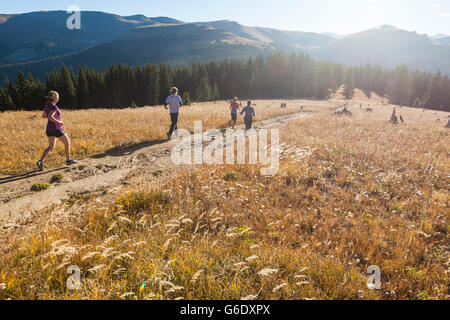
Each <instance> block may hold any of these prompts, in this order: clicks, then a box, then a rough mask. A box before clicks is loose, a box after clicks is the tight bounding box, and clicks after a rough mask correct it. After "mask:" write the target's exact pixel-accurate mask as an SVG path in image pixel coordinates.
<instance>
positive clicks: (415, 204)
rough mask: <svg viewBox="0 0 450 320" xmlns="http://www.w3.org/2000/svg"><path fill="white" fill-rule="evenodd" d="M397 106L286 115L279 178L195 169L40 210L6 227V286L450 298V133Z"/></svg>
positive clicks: (37, 290) (37, 292) (126, 293)
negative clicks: (376, 271)
mask: <svg viewBox="0 0 450 320" xmlns="http://www.w3.org/2000/svg"><path fill="white" fill-rule="evenodd" d="M358 108H359V106H358ZM390 111H391V109H390V108H387V107H386V108H383V107H379V108H378V109H376V110H375V112H374V113H373V114H370V115H367V114H365V113H364V111H358V110H354V113H355V116H354V117H353V118H352V119H349V118H343V119H337V118H333V117H331V116H330V110H329V107H324V108H323V109H322V112H321V113H320V114H317V115H316V116H315V117H314V119H313V121H311V120H302V121H298V122H295V123H291V124H289V125H288V126H287V127H285V128H284V129H283V130H282V132H281V139H282V142H283V143H284V144H285V146H284V151H283V153H282V162H281V168H280V172H279V173H278V174H277V175H276V176H275V177H273V178H267V177H262V176H260V174H259V170H258V168H257V167H250V166H240V167H236V166H210V167H208V166H205V167H196V168H184V170H183V169H180V171H178V172H172V173H165V174H167V175H169V177H168V178H165V179H164V181H160V182H155V181H154V179H153V178H152V179H149V180H148V182H147V183H146V184H144V185H141V186H133V187H131V188H129V189H125V190H123V191H122V192H119V193H117V194H113V195H107V196H101V197H99V198H97V197H96V196H91V197H89V196H88V197H87V198H84V199H83V201H80V202H76V203H73V204H72V206H65V207H62V208H59V209H58V214H57V215H48V214H45V213H41V214H42V220H41V221H40V223H39V224H38V225H35V226H33V227H31V228H30V229H29V231H28V232H27V233H26V236H24V237H23V236H22V235H21V234H20V233H19V232H17V231H16V232H14V233H13V234H12V235H11V237H10V238H9V250H7V251H6V252H5V254H3V256H2V257H3V258H2V260H1V261H0V270H1V271H0V283H3V287H4V289H3V290H2V289H1V288H2V285H0V298H25V299H28V298H41V299H42V298H46V299H61V298H74V299H80V298H91V299H176V298H184V299H242V298H249V299H306V298H308V299H358V298H362V299H367V298H369V299H429V298H432V299H449V298H450V297H449V295H448V286H449V285H450V282H449V278H448V261H449V258H450V252H449V248H448V243H449V241H450V238H449V236H450V234H449V218H450V217H449V211H448V206H449V204H450V203H449V201H450V199H449V190H448V180H447V179H448V177H447V175H448V171H449V162H448V156H449V149H448V146H449V145H450V144H449V137H448V132H447V131H446V129H442V127H441V126H438V125H436V124H432V125H430V124H429V123H430V118H432V117H433V114H430V113H426V114H425V115H423V114H422V113H421V112H420V111H418V110H409V109H403V110H402V114H403V116H404V117H405V118H406V119H407V121H408V124H406V125H403V126H397V127H394V126H390V125H387V122H386V119H387V118H389V115H390V114H389V112H390ZM231 172H235V174H229V173H231ZM227 174H228V175H227ZM226 176H227V177H230V178H232V179H224V177H226ZM233 178H234V179H233ZM49 217H51V218H49ZM71 264H76V265H78V266H80V267H81V270H82V276H83V287H82V290H81V291H80V292H73V291H68V290H66V287H65V281H66V279H67V274H66V268H67V266H68V265H71ZM370 265H378V266H379V267H380V268H381V271H382V290H380V291H369V290H367V287H366V281H367V275H366V270H367V268H368V266H370ZM144 283H145V286H142V284H144ZM360 290H361V291H360Z"/></svg>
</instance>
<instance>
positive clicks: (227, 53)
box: [0, 11, 450, 83]
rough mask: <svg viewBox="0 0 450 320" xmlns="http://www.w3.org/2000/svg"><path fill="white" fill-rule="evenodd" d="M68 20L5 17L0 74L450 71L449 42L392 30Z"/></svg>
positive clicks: (60, 16)
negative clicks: (244, 68)
mask: <svg viewBox="0 0 450 320" xmlns="http://www.w3.org/2000/svg"><path fill="white" fill-rule="evenodd" d="M68 16H69V15H68V14H67V12H65V11H50V12H31V13H26V14H20V15H0V76H1V75H2V74H6V75H7V76H8V77H9V78H11V79H15V77H16V76H17V73H18V71H19V70H22V71H24V72H25V73H26V72H31V73H32V74H33V75H34V76H36V77H40V78H43V75H45V73H46V72H49V71H51V70H52V69H53V68H58V69H59V68H60V66H61V64H62V63H64V64H66V65H67V66H71V67H73V68H76V67H77V65H79V64H80V65H83V66H84V65H86V66H89V67H94V68H98V69H103V68H104V67H106V66H108V65H110V64H111V63H114V64H118V63H123V64H131V65H136V64H145V63H158V62H160V61H162V62H165V63H169V64H178V65H180V64H190V63H193V62H204V61H211V60H224V59H227V58H247V57H251V56H257V55H260V54H261V55H263V56H267V55H270V54H274V53H276V52H285V53H293V52H296V53H300V52H303V53H307V54H309V55H311V56H312V57H313V58H316V59H322V60H330V61H334V62H341V63H344V64H349V65H360V64H366V63H372V64H380V65H382V66H384V67H387V68H393V67H396V66H398V65H401V64H407V65H408V66H409V67H410V68H411V69H420V70H426V71H430V72H436V71H437V70H441V71H442V72H443V73H445V74H450V37H440V38H439V39H432V38H430V37H428V36H427V35H420V34H417V33H416V32H408V31H405V30H401V29H398V28H396V27H394V26H388V25H385V26H380V27H378V28H374V29H370V30H366V31H362V32H358V33H354V34H350V35H347V36H339V35H337V34H333V33H328V34H323V33H322V34H321V33H314V32H301V31H286V30H277V29H273V28H262V27H248V26H245V25H241V24H239V23H237V22H235V21H228V20H223V21H211V22H197V23H185V22H183V21H179V20H176V19H172V18H169V17H146V16H144V15H132V16H119V15H115V14H109V13H104V12H90V11H89V12H82V20H81V21H82V29H81V30H68V29H67V27H66V20H67V18H68ZM0 81H1V82H2V81H3V79H0ZM1 82H0V83H1Z"/></svg>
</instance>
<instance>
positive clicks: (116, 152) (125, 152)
mask: <svg viewBox="0 0 450 320" xmlns="http://www.w3.org/2000/svg"><path fill="white" fill-rule="evenodd" d="M166 142H169V140H155V141H146V142H141V143H138V144H134V145H131V146H125V147H117V148H113V149H111V150H108V151H106V152H105V153H102V154H98V155H95V156H92V157H91V158H93V159H102V158H105V157H123V156H129V155H131V154H133V153H135V152H136V151H139V150H141V149H145V148H148V147H151V146H154V145H157V144H163V143H166Z"/></svg>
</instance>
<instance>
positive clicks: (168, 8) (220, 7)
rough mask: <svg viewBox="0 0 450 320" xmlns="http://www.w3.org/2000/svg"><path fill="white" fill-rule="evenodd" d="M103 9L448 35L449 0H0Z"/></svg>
mask: <svg viewBox="0 0 450 320" xmlns="http://www.w3.org/2000/svg"><path fill="white" fill-rule="evenodd" d="M70 5H76V6H78V7H80V8H81V10H89V11H104V12H109V13H116V14H119V15H134V14H144V15H146V16H148V17H155V16H168V17H171V18H175V19H179V20H182V21H185V22H198V21H214V20H233V21H237V22H239V23H241V24H243V25H247V26H259V27H271V28H277V29H283V30H298V31H310V32H333V33H337V34H349V33H353V32H358V31H362V30H366V29H370V28H374V27H377V26H380V25H384V24H389V25H393V26H396V27H398V28H401V29H406V30H409V31H417V32H418V33H419V34H425V33H426V34H429V35H435V34H438V33H443V34H449V35H450V0H340V1H337V0H170V1H161V0H127V1H123V0H69V1H67V0H57V1H56V0H39V1H36V0H27V1H24V0H14V1H11V0H0V13H24V12H30V11H39V10H66V9H67V8H68V7H69V6H70Z"/></svg>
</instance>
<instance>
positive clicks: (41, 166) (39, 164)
mask: <svg viewBox="0 0 450 320" xmlns="http://www.w3.org/2000/svg"><path fill="white" fill-rule="evenodd" d="M36 165H37V166H38V168H39V170H41V171H44V169H45V166H44V163H43V162H42V161H41V160H39V161H38V162H36Z"/></svg>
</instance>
